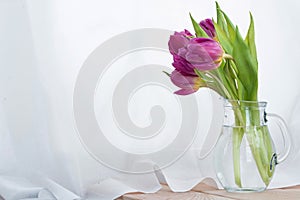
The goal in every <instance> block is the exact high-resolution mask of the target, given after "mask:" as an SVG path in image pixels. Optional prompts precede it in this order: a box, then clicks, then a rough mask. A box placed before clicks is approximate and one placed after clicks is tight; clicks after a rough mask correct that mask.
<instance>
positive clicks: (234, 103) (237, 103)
mask: <svg viewBox="0 0 300 200" xmlns="http://www.w3.org/2000/svg"><path fill="white" fill-rule="evenodd" d="M267 104H268V103H267V102H266V101H248V100H236V99H224V107H266V106H267Z"/></svg>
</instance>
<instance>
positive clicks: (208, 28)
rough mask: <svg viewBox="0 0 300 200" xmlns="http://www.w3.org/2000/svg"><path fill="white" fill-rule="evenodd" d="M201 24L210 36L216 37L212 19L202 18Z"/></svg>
mask: <svg viewBox="0 0 300 200" xmlns="http://www.w3.org/2000/svg"><path fill="white" fill-rule="evenodd" d="M199 25H200V26H201V28H202V29H203V30H204V31H205V32H206V34H207V35H208V36H209V37H210V38H215V37H216V29H215V26H214V23H213V21H212V20H211V19H205V20H202V21H201V22H200V24H199Z"/></svg>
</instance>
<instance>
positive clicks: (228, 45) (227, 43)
mask: <svg viewBox="0 0 300 200" xmlns="http://www.w3.org/2000/svg"><path fill="white" fill-rule="evenodd" d="M214 25H215V29H216V34H217V38H218V40H219V42H220V44H221V46H222V47H223V48H224V50H225V52H226V53H228V54H230V55H231V54H232V41H231V40H230V39H229V38H228V37H227V35H226V33H225V32H224V31H223V29H222V28H221V27H220V26H219V24H217V23H216V22H214Z"/></svg>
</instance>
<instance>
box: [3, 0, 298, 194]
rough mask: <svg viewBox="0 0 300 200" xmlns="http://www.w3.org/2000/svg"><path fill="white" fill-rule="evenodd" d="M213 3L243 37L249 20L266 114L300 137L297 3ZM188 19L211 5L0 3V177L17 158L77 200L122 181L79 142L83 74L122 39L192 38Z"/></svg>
mask: <svg viewBox="0 0 300 200" xmlns="http://www.w3.org/2000/svg"><path fill="white" fill-rule="evenodd" d="M219 3H220V5H221V7H222V8H223V10H225V11H226V13H227V14H228V15H229V16H230V17H231V19H232V21H233V22H235V23H236V24H238V25H239V26H240V29H241V30H242V32H243V33H245V32H246V29H247V26H248V23H249V15H248V12H249V11H251V12H252V14H253V16H254V19H255V28H256V41H257V49H258V55H259V57H258V59H259V73H260V79H259V84H260V85H259V87H260V92H259V94H260V95H259V96H260V99H261V100H266V101H268V102H269V104H268V111H271V112H275V113H278V114H280V115H281V116H283V117H284V119H285V120H286V121H287V122H288V124H289V125H290V126H291V129H292V131H294V132H293V134H296V130H299V129H300V127H299V126H297V125H296V124H297V123H296V122H297V121H296V120H299V112H296V111H295V109H296V108H298V111H300V110H299V98H300V79H299V74H300V69H299V62H298V60H299V44H300V39H299V35H300V28H299V24H300V18H299V9H300V3H299V1H296V0H285V1H279V0H276V1H271V0H265V1H261V0H251V1H250V0H247V1H245V0H243V1H235V0H220V1H219ZM189 12H191V13H192V14H193V16H194V18H196V19H199V20H200V19H203V18H208V17H213V16H215V5H214V1H209V0H206V1H204V0H201V1H199V0H198V1H196V0H189V1H180V0H164V1H160V0H152V1H139V0H126V1H103V0H100V1H96V0H94V1H92V0H85V1H83V0H81V1H80V0H72V1H71V0H70V1H67V0H63V1H59V0H52V1H50V0H44V1H41V0H28V1H23V0H1V1H0V105H1V107H0V108H1V110H0V111H1V112H2V113H4V117H3V118H5V121H6V122H4V120H2V122H1V123H2V125H1V126H2V127H3V128H1V129H3V130H2V132H1V133H0V140H1V141H0V144H1V142H3V145H2V147H3V150H2V149H1V147H0V149H1V153H0V156H1V157H0V159H1V160H2V161H1V164H0V173H2V174H5V173H7V172H8V171H12V167H13V166H18V165H14V164H13V162H14V160H13V159H10V158H13V156H9V155H12V154H14V155H16V157H17V162H18V163H19V164H20V163H21V165H22V168H23V169H26V167H28V168H34V169H41V170H42V171H43V172H44V173H46V174H47V175H48V176H49V177H51V178H52V179H54V180H56V181H57V182H58V183H59V184H61V185H63V186H64V187H66V188H68V189H69V190H71V191H73V192H74V193H77V194H79V195H82V194H81V193H83V192H85V189H86V187H87V185H89V184H91V183H94V182H101V180H104V179H105V178H107V177H110V176H118V175H117V173H114V172H111V171H110V170H108V169H105V168H104V167H102V166H99V165H98V164H96V163H95V161H94V160H93V159H92V158H91V157H90V156H89V155H88V154H87V153H86V152H85V151H84V149H83V147H82V146H81V144H80V142H79V140H78V138H77V137H76V134H75V125H74V120H73V115H72V94H73V93H72V92H73V88H74V84H75V81H76V77H77V74H78V72H79V70H80V67H81V65H82V64H83V62H84V61H85V59H86V58H87V56H88V55H89V54H90V53H91V52H92V51H93V50H94V49H95V48H96V47H97V46H99V45H100V44H101V43H102V42H104V41H106V40H107V39H109V38H111V37H112V36H114V35H117V34H120V33H122V32H125V31H130V30H133V29H140V28H162V29H168V30H177V31H180V30H182V29H184V28H187V29H189V30H192V28H191V27H192V26H191V23H190V20H189V16H188V13H189ZM2 108H3V109H2ZM297 117H298V118H297ZM299 124H300V123H299ZM4 129H6V130H7V131H4ZM8 132H9V134H10V136H8V135H7V134H6V133H8ZM9 141H12V144H13V145H8V144H9ZM45 141H49V143H45ZM5 144H6V146H5ZM40 144H43V145H40ZM296 145H297V144H296ZM12 146H13V147H14V148H13V149H14V150H12V148H11V147H12ZM13 151H14V152H13ZM37 159H38V161H37ZM3 161H5V162H3ZM295 162H296V161H295ZM298 162H299V161H298ZM17 168H18V167H17ZM280 170H281V171H280ZM284 170H285V169H284V168H283V167H281V168H280V167H279V168H278V173H281V174H285V173H283V172H284ZM290 177H292V176H288V175H287V179H289V178H290ZM298 177H299V174H298ZM120 179H122V178H120ZM274 181H275V182H276V180H274ZM297 181H298V183H300V180H299V179H298V180H293V183H296V182H297ZM286 183H287V184H288V183H289V181H286ZM150 185H151V184H150ZM154 185H155V184H154ZM279 185H280V184H279ZM149 187H150V186H149ZM149 187H148V190H151V189H149ZM152 189H153V188H152ZM154 190H155V187H154V189H153V191H154Z"/></svg>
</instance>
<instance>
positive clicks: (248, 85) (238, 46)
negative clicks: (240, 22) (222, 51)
mask: <svg viewBox="0 0 300 200" xmlns="http://www.w3.org/2000/svg"><path fill="white" fill-rule="evenodd" d="M232 56H233V57H234V61H235V64H236V67H237V69H238V79H239V80H240V83H238V84H239V87H242V86H243V87H244V90H241V91H240V88H239V91H238V92H239V97H240V98H241V100H249V101H256V100H257V88H258V77H257V63H256V62H255V60H254V59H253V57H252V55H251V52H250V49H249V47H248V46H247V44H246V43H245V41H244V40H243V38H242V36H241V34H240V32H239V29H238V27H236V36H235V42H234V44H233V51H232ZM240 85H241V86H240Z"/></svg>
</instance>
